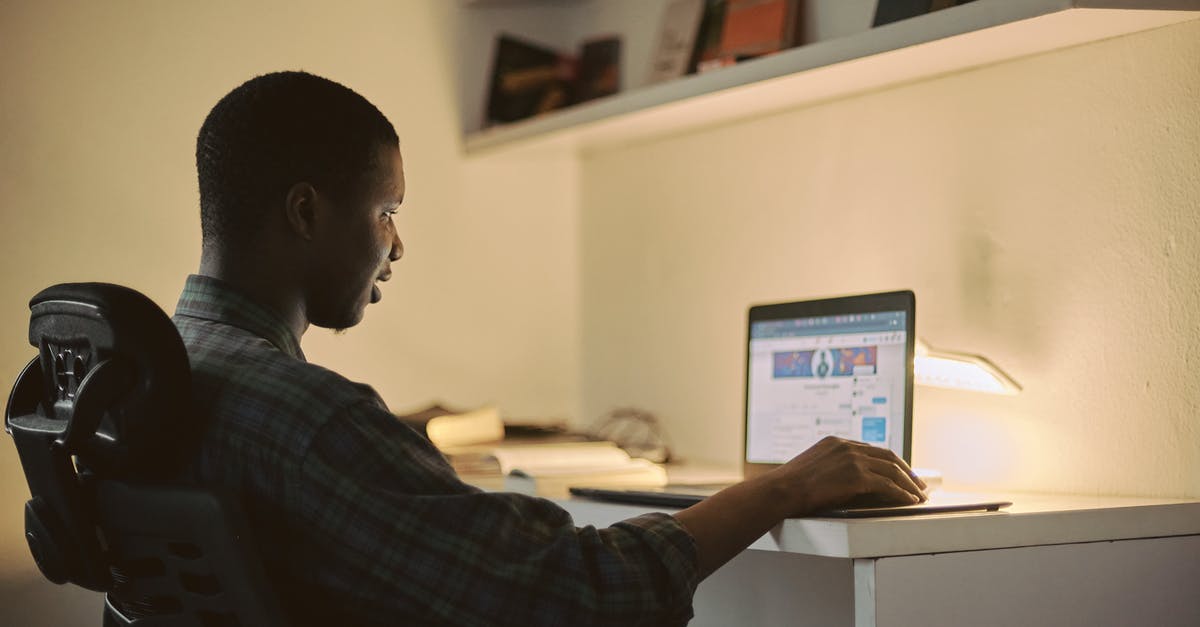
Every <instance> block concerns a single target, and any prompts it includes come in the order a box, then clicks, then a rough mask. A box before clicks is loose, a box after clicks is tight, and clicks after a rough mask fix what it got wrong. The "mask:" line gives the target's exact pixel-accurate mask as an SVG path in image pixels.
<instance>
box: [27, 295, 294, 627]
mask: <svg viewBox="0 0 1200 627" xmlns="http://www.w3.org/2000/svg"><path fill="white" fill-rule="evenodd" d="M30 311H31V317H30V324H29V342H30V344H31V345H33V346H34V347H36V348H37V349H38V356H37V357H36V358H34V359H33V360H32V361H31V362H30V363H29V364H28V365H27V366H26V367H25V370H24V371H23V372H22V373H21V376H20V377H19V378H18V380H17V383H16V385H14V387H13V391H12V394H11V395H10V397H9V401H8V407H7V410H6V412H5V428H6V430H7V431H8V432H9V433H10V434H11V435H12V437H13V440H14V442H15V443H16V445H17V452H18V454H19V456H20V458H21V465H22V469H23V470H24V473H25V478H26V481H27V482H28V484H29V490H30V494H31V497H32V498H31V499H30V500H29V502H28V503H26V506H25V526H26V538H27V540H28V542H29V547H30V552H31V553H32V554H33V557H34V560H35V561H36V562H37V564H38V567H39V568H40V569H41V571H42V573H43V574H44V575H45V576H46V578H47V579H49V580H50V581H53V582H55V583H65V582H71V583H75V584H77V585H80V586H83V587H85V588H89V589H92V590H97V591H103V592H107V593H109V594H108V599H107V603H108V607H109V608H110V610H111V611H110V612H109V613H108V614H109V615H108V616H107V617H106V622H111V621H113V620H115V621H117V623H118V624H132V625H141V626H143V627H155V626H158V627H167V626H175V625H178V626H184V625H188V626H205V625H239V624H240V625H277V624H279V621H278V618H277V617H278V615H279V614H278V610H277V608H276V607H275V604H274V598H273V596H272V594H271V593H270V590H269V588H268V587H267V586H266V583H265V579H264V578H263V576H262V572H261V565H260V564H258V562H257V560H256V559H255V557H254V553H253V547H252V545H251V544H250V538H249V535H248V533H247V531H246V528H245V525H244V522H243V520H242V515H241V512H240V510H239V509H238V507H237V503H236V501H235V500H234V499H231V498H229V497H227V496H223V495H219V494H215V493H212V492H209V491H207V490H203V489H198V488H190V487H187V486H179V485H170V483H171V482H172V480H174V479H175V478H177V477H179V476H180V473H181V470H182V466H183V464H185V463H186V462H187V460H189V459H191V458H193V457H194V451H195V447H196V446H197V445H198V443H199V440H200V433H201V429H202V426H203V425H202V423H201V422H200V421H199V420H198V419H197V417H196V416H195V415H194V414H193V412H192V411H191V407H192V402H191V372H190V369H189V367H188V361H187V353H186V351H185V350H184V347H183V343H182V341H181V340H180V338H179V334H178V332H177V331H176V330H175V326H174V325H173V324H172V323H171V320H170V319H169V318H168V317H167V316H166V314H165V313H163V311H162V310H161V309H159V308H158V306H157V305H155V304H154V303H153V302H152V301H150V300H149V299H148V298H146V297H145V296H143V295H142V294H140V293H138V292H136V291H134V290H131V289H128V288H124V287H121V286H117V285H109V284H103V283H74V284H63V285H56V286H53V287H50V288H48V289H46V290H43V291H42V292H40V293H38V294H37V295H36V296H34V298H33V299H32V301H30Z"/></svg>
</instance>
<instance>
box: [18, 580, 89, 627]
mask: <svg viewBox="0 0 1200 627" xmlns="http://www.w3.org/2000/svg"><path fill="white" fill-rule="evenodd" d="M103 608H104V595H102V594H101V593H99V592H92V591H91V590H85V589H83V588H80V587H79V586H75V585H63V586H57V585H54V584H52V583H50V582H49V581H46V580H45V579H44V578H42V575H41V573H39V572H37V571H32V572H29V571H22V572H8V573H4V579H0V625H13V626H14V627H15V626H16V625H20V626H21V627H62V626H64V625H79V626H80V627H84V626H86V625H99V624H100V623H101V621H102V620H103V611H104V610H103Z"/></svg>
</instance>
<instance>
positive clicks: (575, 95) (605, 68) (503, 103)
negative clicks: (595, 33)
mask: <svg viewBox="0 0 1200 627" xmlns="http://www.w3.org/2000/svg"><path fill="white" fill-rule="evenodd" d="M620 57H621V40H620V38H618V37H616V36H605V37H595V38H591V39H588V40H586V41H584V42H583V43H582V44H581V45H580V46H579V49H578V50H577V51H576V52H575V53H574V54H569V53H565V52H561V51H559V50H555V49H554V48H552V47H550V46H546V45H544V44H540V43H537V42H533V41H529V40H527V39H523V38H519V37H514V36H512V35H508V34H500V35H499V36H498V37H497V38H496V47H495V51H494V52H493V57H492V74H491V81H490V84H489V87H488V95H487V107H486V113H485V119H484V121H483V122H484V126H485V127H486V126H492V125H495V124H506V123H510V122H517V121H520V120H524V119H526V118H530V117H533V116H536V115H539V114H542V113H548V112H550V111H554V110H556V109H561V108H562V107H566V106H569V105H573V104H578V103H581V102H586V101H588V100H593V99H595V98H600V97H602V96H607V95H610V94H614V93H616V92H617V91H618V90H619V89H620V82H621V73H620V68H621V64H620Z"/></svg>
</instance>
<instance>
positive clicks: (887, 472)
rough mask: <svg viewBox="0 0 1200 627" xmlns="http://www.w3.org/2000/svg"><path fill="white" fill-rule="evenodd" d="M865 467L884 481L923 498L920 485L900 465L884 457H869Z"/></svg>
mask: <svg viewBox="0 0 1200 627" xmlns="http://www.w3.org/2000/svg"><path fill="white" fill-rule="evenodd" d="M901 463H903V462H901ZM867 468H868V469H869V470H870V471H871V472H872V473H874V474H876V475H878V476H879V477H880V478H882V479H883V480H885V481H884V482H886V483H888V484H890V485H892V486H895V487H896V488H898V489H900V490H903V491H904V492H906V493H908V494H911V495H913V496H915V497H916V498H917V499H919V500H921V501H924V500H925V493H924V492H923V491H922V489H921V486H919V485H917V482H916V481H914V478H913V477H912V476H911V475H909V474H908V472H907V471H905V470H904V469H903V468H901V467H900V466H898V465H896V464H894V463H892V462H889V461H887V460H886V459H878V458H871V459H870V461H869V462H867ZM884 482H881V483H884Z"/></svg>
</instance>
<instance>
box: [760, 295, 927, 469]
mask: <svg viewBox="0 0 1200 627" xmlns="http://www.w3.org/2000/svg"><path fill="white" fill-rule="evenodd" d="M897 295H899V296H903V295H907V304H906V303H905V302H904V300H905V299H903V298H902V299H901V300H899V301H895V302H891V303H889V302H887V299H884V300H882V301H881V300H880V297H885V296H897ZM856 301H861V302H857V303H856ZM830 304H833V305H836V306H830ZM856 304H857V305H858V307H856V306H855V305H856ZM810 305H815V306H810ZM889 305H890V307H894V309H891V308H886V307H887V306H889ZM881 306H884V307H885V309H883V310H879V307H881ZM756 309H757V310H758V311H757V312H756V311H755V310H756ZM856 309H857V311H856ZM813 312H820V314H821V315H806V314H809V313H813ZM797 314H799V315H797ZM912 315H913V314H912V296H911V292H901V293H892V294H889V295H868V296H864V297H848V298H842V299H829V300H826V301H810V302H809V303H788V304H783V305H768V306H760V307H756V308H753V309H752V310H751V319H750V328H749V339H748V341H749V347H748V353H747V371H746V462H748V463H751V464H781V463H784V462H786V461H788V460H790V459H791V458H793V457H795V456H796V455H797V454H798V453H800V452H802V451H804V450H805V449H807V448H808V447H810V446H812V445H813V444H816V443H817V441H819V440H820V439H821V438H823V437H825V436H828V435H834V436H838V437H842V438H846V439H851V440H859V441H862V442H866V443H869V444H873V445H876V446H882V447H887V448H890V449H892V450H893V451H894V452H895V453H896V454H897V455H898V456H900V457H901V458H903V459H905V460H908V459H909V452H910V448H911V445H910V443H909V441H908V439H909V437H910V434H911V427H910V425H909V416H910V415H911V411H912V402H911V398H910V396H911V393H912V374H911V368H912V365H911V364H912V346H913V341H912V340H913V338H912V337H911V335H912ZM780 316H784V317H780Z"/></svg>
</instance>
